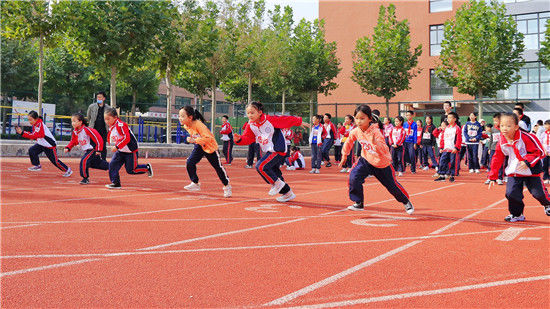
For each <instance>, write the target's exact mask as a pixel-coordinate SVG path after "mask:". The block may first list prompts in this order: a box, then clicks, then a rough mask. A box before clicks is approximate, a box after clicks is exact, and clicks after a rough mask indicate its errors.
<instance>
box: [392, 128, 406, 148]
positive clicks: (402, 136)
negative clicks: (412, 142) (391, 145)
mask: <svg viewBox="0 0 550 309" xmlns="http://www.w3.org/2000/svg"><path fill="white" fill-rule="evenodd" d="M400 132H401V134H400V135H399V140H397V142H396V143H395V145H396V146H401V145H403V143H404V142H405V139H406V138H407V133H406V132H405V130H404V129H402V130H401V131H400Z"/></svg>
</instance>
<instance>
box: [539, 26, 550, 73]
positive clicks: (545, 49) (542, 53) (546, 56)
mask: <svg viewBox="0 0 550 309" xmlns="http://www.w3.org/2000/svg"><path fill="white" fill-rule="evenodd" d="M540 45H541V48H540V50H539V52H538V55H539V59H540V62H542V64H544V66H546V67H547V68H550V19H547V20H546V31H545V32H544V41H542V42H540Z"/></svg>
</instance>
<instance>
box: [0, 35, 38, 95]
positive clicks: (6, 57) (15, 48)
mask: <svg viewBox="0 0 550 309" xmlns="http://www.w3.org/2000/svg"><path fill="white" fill-rule="evenodd" d="M37 50H38V48H37V46H36V44H35V43H34V41H32V40H28V41H23V40H12V39H7V38H3V39H2V61H1V64H2V75H1V78H2V79H1V81H2V89H1V91H2V95H6V94H13V95H15V96H18V97H24V96H25V95H24V94H23V95H22V94H21V91H26V92H30V93H31V94H32V95H31V96H32V97H33V98H36V95H34V93H36V90H33V88H34V85H37V84H38V70H36V67H37V66H38V59H37V58H36V54H37ZM15 91H17V92H19V93H15Z"/></svg>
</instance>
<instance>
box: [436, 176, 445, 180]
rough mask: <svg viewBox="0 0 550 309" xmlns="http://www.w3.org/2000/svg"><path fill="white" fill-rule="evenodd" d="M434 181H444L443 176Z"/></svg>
mask: <svg viewBox="0 0 550 309" xmlns="http://www.w3.org/2000/svg"><path fill="white" fill-rule="evenodd" d="M434 181H445V176H439V177H437V178H436V179H434Z"/></svg>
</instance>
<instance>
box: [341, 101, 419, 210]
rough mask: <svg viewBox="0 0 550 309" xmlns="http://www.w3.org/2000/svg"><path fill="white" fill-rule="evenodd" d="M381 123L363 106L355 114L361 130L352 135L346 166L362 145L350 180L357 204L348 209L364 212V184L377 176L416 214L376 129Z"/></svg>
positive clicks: (345, 156) (345, 154) (384, 143)
mask: <svg viewBox="0 0 550 309" xmlns="http://www.w3.org/2000/svg"><path fill="white" fill-rule="evenodd" d="M376 122H378V119H373V115H372V112H371V109H370V107H369V106H368V105H360V106H359V107H357V109H356V110H355V123H356V124H357V128H355V129H353V131H351V133H350V135H349V138H348V139H347V140H346V143H345V144H344V149H343V150H342V162H340V165H341V166H343V164H344V163H345V162H344V161H345V160H346V158H347V155H348V154H349V153H350V152H351V151H352V149H353V144H354V142H355V141H358V142H359V144H360V145H361V148H362V152H361V157H360V158H359V160H358V161H357V164H356V166H355V167H354V168H353V170H352V171H351V173H350V176H349V197H350V199H351V200H352V201H353V202H355V204H353V205H351V206H349V207H348V209H349V210H363V209H364V204H363V199H364V197H363V183H364V182H365V178H367V177H368V176H369V175H374V176H375V177H376V179H378V181H380V183H382V185H384V187H386V189H387V190H388V192H390V193H391V194H392V195H393V196H394V197H395V199H396V200H397V201H399V202H401V203H402V204H403V205H404V207H405V211H406V212H407V213H408V214H412V213H413V212H414V207H413V205H412V203H411V201H410V200H409V195H408V194H407V192H406V191H405V189H403V187H402V186H401V185H400V184H399V183H398V182H397V180H396V179H395V171H394V170H393V167H392V166H391V164H390V162H391V158H390V152H389V149H388V146H387V145H386V141H385V140H384V136H383V135H382V133H381V132H380V129H379V128H378V125H374V124H375V123H376Z"/></svg>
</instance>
